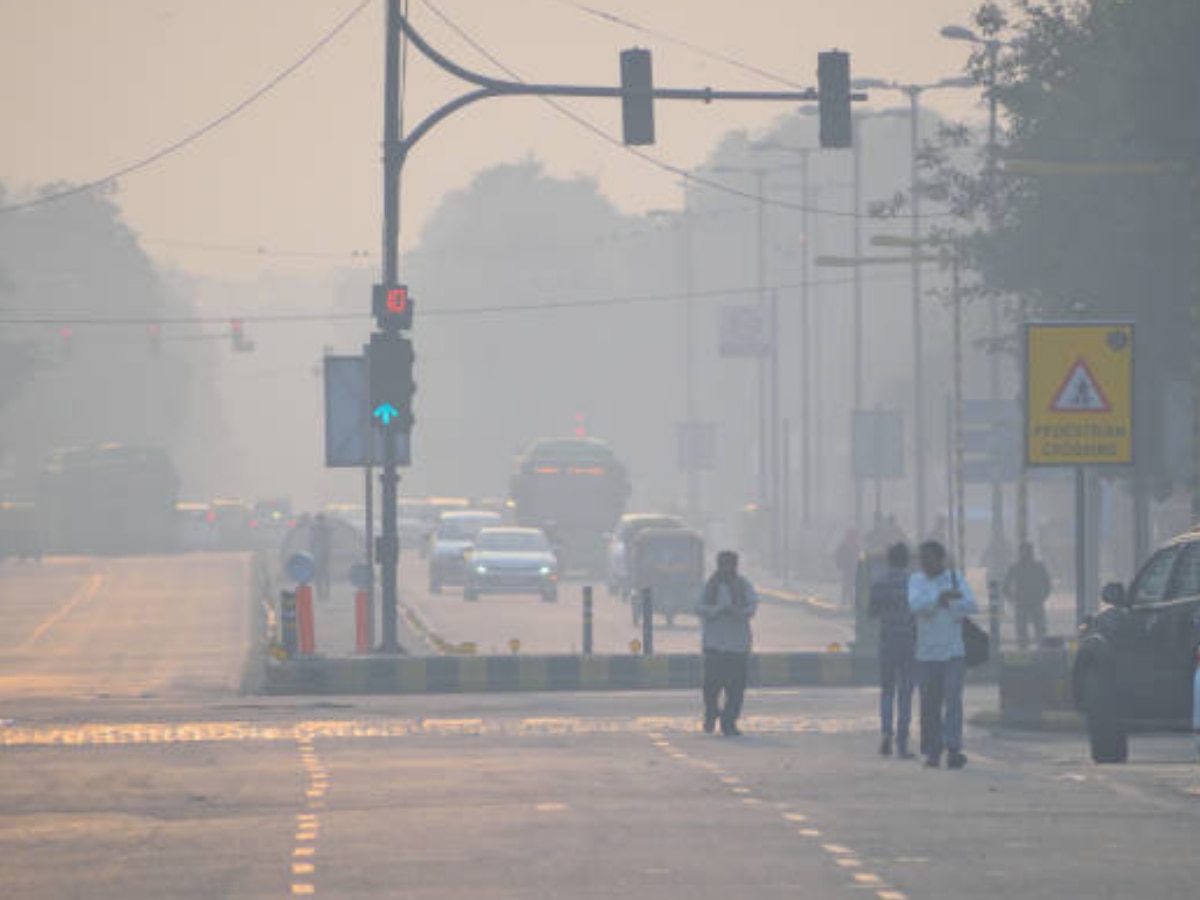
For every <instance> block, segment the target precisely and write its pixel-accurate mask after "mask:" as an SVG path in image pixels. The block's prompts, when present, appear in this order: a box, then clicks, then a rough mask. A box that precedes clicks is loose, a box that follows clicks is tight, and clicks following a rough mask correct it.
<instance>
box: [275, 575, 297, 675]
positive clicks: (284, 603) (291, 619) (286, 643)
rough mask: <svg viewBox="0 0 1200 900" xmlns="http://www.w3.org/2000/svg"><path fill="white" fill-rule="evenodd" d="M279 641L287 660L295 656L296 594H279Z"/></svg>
mask: <svg viewBox="0 0 1200 900" xmlns="http://www.w3.org/2000/svg"><path fill="white" fill-rule="evenodd" d="M279 641H280V643H282V644H283V649H284V650H285V651H287V655H288V658H289V659H290V658H291V657H293V656H295V655H296V650H297V647H298V644H297V642H296V592H295V591H280V592H279Z"/></svg>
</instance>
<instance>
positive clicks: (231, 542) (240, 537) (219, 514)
mask: <svg viewBox="0 0 1200 900" xmlns="http://www.w3.org/2000/svg"><path fill="white" fill-rule="evenodd" d="M209 508H210V509H211V510H212V514H213V526H214V527H215V528H216V532H217V549H219V550H248V549H250V545H251V541H252V539H253V529H252V528H251V527H250V522H251V520H252V519H253V518H254V516H253V514H252V513H251V511H250V506H249V504H247V503H245V502H243V501H242V500H240V499H238V498H237V497H214V498H213V499H212V500H211V501H210V502H209Z"/></svg>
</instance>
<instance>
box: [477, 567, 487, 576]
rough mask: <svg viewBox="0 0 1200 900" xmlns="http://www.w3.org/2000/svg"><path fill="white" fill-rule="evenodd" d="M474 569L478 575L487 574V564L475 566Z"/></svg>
mask: <svg viewBox="0 0 1200 900" xmlns="http://www.w3.org/2000/svg"><path fill="white" fill-rule="evenodd" d="M475 571H476V572H477V573H478V574H480V575H486V574H487V566H476V567H475Z"/></svg>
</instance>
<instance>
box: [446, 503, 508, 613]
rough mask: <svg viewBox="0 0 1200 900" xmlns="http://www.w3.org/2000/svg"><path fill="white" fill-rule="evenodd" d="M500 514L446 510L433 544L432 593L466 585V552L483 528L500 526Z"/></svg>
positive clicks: (481, 511)
mask: <svg viewBox="0 0 1200 900" xmlns="http://www.w3.org/2000/svg"><path fill="white" fill-rule="evenodd" d="M499 524H500V514H499V513H494V512H486V511H484V510H467V511H466V512H447V513H442V518H441V519H440V520H439V521H438V524H437V527H436V528H435V529H434V531H433V537H432V538H431V539H430V541H431V543H430V545H429V592H430V593H431V594H440V593H441V592H442V586H443V585H447V584H462V583H463V581H464V577H463V576H464V575H465V573H466V561H465V559H464V555H465V554H466V553H467V551H468V550H470V549H471V544H472V543H473V542H474V541H475V535H476V534H478V533H479V529H481V528H485V527H487V526H489V525H499Z"/></svg>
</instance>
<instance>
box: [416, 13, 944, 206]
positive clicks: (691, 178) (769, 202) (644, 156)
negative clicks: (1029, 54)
mask: <svg viewBox="0 0 1200 900" xmlns="http://www.w3.org/2000/svg"><path fill="white" fill-rule="evenodd" d="M420 2H421V5H422V6H424V7H425V8H426V9H427V10H428V11H429V12H430V13H432V14H433V15H434V16H436V17H437V18H438V19H440V20H441V21H442V23H443V24H445V25H446V27H448V28H449V29H450V30H451V31H453V32H454V33H455V34H457V35H458V36H459V37H460V38H461V39H462V40H463V41H464V42H466V43H467V44H468V45H469V46H470V47H471V48H472V49H474V50H475V51H476V52H477V53H479V54H480V55H481V56H482V57H483V58H484V59H486V60H487V61H488V62H490V63H491V64H492V65H494V66H495V67H496V68H498V69H500V71H502V72H504V73H505V74H506V75H508V77H509V78H511V79H513V80H514V81H516V82H518V83H520V84H526V83H527V82H526V81H525V79H524V78H522V77H521V76H520V75H519V74H518V73H517V72H516V71H515V70H514V69H512V68H510V67H509V66H507V65H505V64H504V62H503V61H501V60H500V59H499V58H498V57H497V56H496V55H495V54H494V53H492V52H491V51H490V50H488V49H487V47H485V46H484V45H483V44H482V43H480V42H479V41H478V40H476V39H475V38H474V37H472V35H471V34H470V33H469V32H468V31H467V30H466V29H465V28H464V27H463V26H461V25H459V24H458V23H457V22H456V21H455V20H454V19H452V18H451V17H450V16H449V15H447V14H446V13H445V12H443V11H442V9H441V8H440V7H439V6H438V5H437V4H436V3H434V2H433V0H420ZM538 99H539V100H541V101H542V102H543V103H544V104H546V105H547V106H549V107H550V108H551V109H553V110H555V111H556V112H557V113H559V114H560V115H562V116H565V117H566V118H568V119H570V120H571V121H573V122H575V123H576V124H577V125H579V126H580V127H581V128H583V129H585V130H586V131H589V132H591V133H592V134H593V135H595V136H596V137H598V138H600V139H601V140H602V141H604V142H605V143H608V144H611V145H613V146H614V147H616V148H618V149H619V150H623V151H625V152H626V153H629V154H632V155H633V156H635V157H637V158H638V159H640V160H642V161H643V162H645V163H647V164H648V165H651V166H654V167H655V168H657V169H660V170H662V171H664V172H667V173H668V174H671V175H675V176H677V177H679V178H683V179H684V180H685V182H690V183H692V184H698V185H700V186H702V187H706V188H709V189H710V190H714V191H719V192H721V193H724V194H729V195H731V196H734V197H740V198H742V199H743V200H751V201H753V202H755V203H762V204H764V205H765V206H772V207H776V208H779V209H787V210H792V211H794V212H808V213H812V214H813V215H819V216H829V217H831V218H841V219H869V220H871V221H880V220H881V219H882V218H884V217H881V216H877V215H871V214H870V213H860V212H858V211H857V210H839V209H823V208H820V207H815V206H810V205H808V204H804V203H792V202H790V201H787V200H779V199H776V198H774V197H767V196H763V197H760V196H759V195H758V194H755V193H752V192H750V191H743V190H741V189H739V188H736V187H733V186H732V185H730V184H726V183H724V182H721V181H716V180H714V179H712V178H708V177H706V176H704V175H699V174H697V173H696V172H694V171H691V170H689V169H685V168H683V167H682V166H677V165H674V164H673V163H669V162H667V161H666V160H663V159H659V158H658V157H657V156H654V155H652V154H650V153H647V152H645V151H644V150H641V149H640V148H638V147H634V146H630V145H628V144H626V143H624V142H623V141H619V140H617V139H616V138H615V137H613V136H612V135H610V134H609V133H608V132H607V131H605V130H604V129H603V128H601V127H600V126H599V125H597V124H595V123H594V122H592V121H591V120H590V119H587V118H585V117H583V116H581V115H579V114H578V113H576V112H575V111H574V110H572V109H570V108H569V107H567V106H565V105H563V104H562V103H559V102H558V101H556V100H554V99H553V98H551V97H538ZM951 215H952V213H948V212H941V213H924V214H922V215H921V218H923V219H932V218H945V217H947V216H951Z"/></svg>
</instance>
